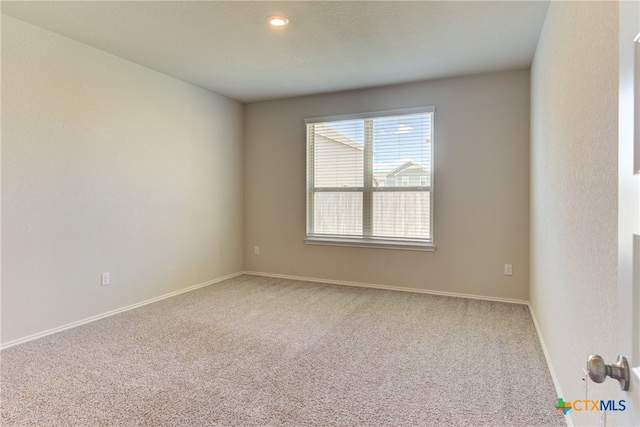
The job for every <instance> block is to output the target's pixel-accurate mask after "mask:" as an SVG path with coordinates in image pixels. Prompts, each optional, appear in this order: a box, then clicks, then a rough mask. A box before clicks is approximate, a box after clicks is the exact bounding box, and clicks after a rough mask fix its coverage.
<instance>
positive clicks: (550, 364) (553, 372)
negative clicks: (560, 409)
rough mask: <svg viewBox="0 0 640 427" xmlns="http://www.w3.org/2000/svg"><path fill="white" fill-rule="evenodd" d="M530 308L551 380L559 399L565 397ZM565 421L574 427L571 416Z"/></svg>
mask: <svg viewBox="0 0 640 427" xmlns="http://www.w3.org/2000/svg"><path fill="white" fill-rule="evenodd" d="M527 305H528V306H529V313H531V318H532V319H533V324H534V325H535V327H536V333H537V334H538V339H539V340H540V345H541V346H542V352H543V353H544V358H545V360H546V361H547V367H548V368H549V372H550V373H551V380H552V381H553V385H554V387H555V389H556V394H557V395H558V397H563V396H564V394H562V389H561V388H560V381H559V380H558V377H557V376H556V371H555V370H554V369H553V364H552V363H551V356H550V355H549V351H548V350H547V346H546V344H545V343H544V338H542V331H541V330H540V325H538V320H537V319H536V314H535V312H534V311H533V309H532V308H531V304H527ZM564 419H565V421H566V422H567V426H569V427H573V420H571V415H570V414H567V415H565V416H564Z"/></svg>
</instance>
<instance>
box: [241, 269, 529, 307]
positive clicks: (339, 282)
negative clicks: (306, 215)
mask: <svg viewBox="0 0 640 427" xmlns="http://www.w3.org/2000/svg"><path fill="white" fill-rule="evenodd" d="M244 274H251V275H253V276H263V277H274V278H277V279H290V280H300V281H304V282H321V283H329V284H332V285H343V286H357V287H361V288H373V289H386V290H389V291H402V292H415V293H419V294H430V295H440V296H445V297H455V298H467V299H479V300H485V301H497V302H508V303H512V304H524V305H528V304H529V302H528V301H525V300H519V299H510V298H499V297H488V296H483V295H472V294H459V293H455V292H442V291H433V290H428V289H417V288H403V287H399V286H387V285H375V284H372V283H359V282H345V281H342V280H331V279H321V278H314V277H300V276H288V275H284V274H272V273H261V272H258V271H245V272H244Z"/></svg>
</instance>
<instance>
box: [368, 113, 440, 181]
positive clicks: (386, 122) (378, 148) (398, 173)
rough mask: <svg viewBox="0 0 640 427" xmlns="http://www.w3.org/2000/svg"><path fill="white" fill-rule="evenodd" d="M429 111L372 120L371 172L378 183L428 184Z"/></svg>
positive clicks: (429, 173) (429, 160) (429, 148)
mask: <svg viewBox="0 0 640 427" xmlns="http://www.w3.org/2000/svg"><path fill="white" fill-rule="evenodd" d="M431 118H432V115H431V114H414V115H407V116H395V117H380V118H376V119H375V120H374V121H373V173H374V178H375V180H374V183H377V186H379V187H402V186H404V187H407V186H409V187H418V186H421V185H423V186H425V185H426V186H428V185H431V183H430V180H431V122H432V120H431Z"/></svg>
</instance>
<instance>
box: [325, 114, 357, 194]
mask: <svg viewBox="0 0 640 427" xmlns="http://www.w3.org/2000/svg"><path fill="white" fill-rule="evenodd" d="M336 158H339V159H340V162H336V161H335V159H336ZM314 163H315V165H314V166H315V168H316V172H318V171H323V173H316V176H315V186H316V187H362V186H363V185H364V182H363V178H362V176H363V174H364V147H363V145H362V144H358V143H357V142H355V141H353V140H352V139H349V138H347V137H346V136H344V135H343V134H341V133H339V132H336V131H335V130H333V129H331V128H330V127H327V126H325V125H320V124H318V125H315V139H314Z"/></svg>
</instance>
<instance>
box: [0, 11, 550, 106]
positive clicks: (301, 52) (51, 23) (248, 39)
mask: <svg viewBox="0 0 640 427" xmlns="http://www.w3.org/2000/svg"><path fill="white" fill-rule="evenodd" d="M547 7H548V1H468V2H466V1H410V2H405V1H284V2H282V1H201V2H190V1H69V2H67V1H45V2H39V1H38V2H30V1H29V2H27V1H22V2H20V1H15V2H12V1H2V2H1V8H2V9H1V10H2V13H3V14H6V15H10V16H12V17H14V18H17V19H20V20H23V21H26V22H29V23H32V24H34V25H37V26H39V27H42V28H45V29H48V30H50V31H53V32H55V33H58V34H61V35H63V36H66V37H69V38H71V39H74V40H77V41H79V42H82V43H84V44H87V45H89V46H93V47H96V48H98V49H101V50H103V51H106V52H109V53H112V54H114V55H117V56H119V57H122V58H125V59H127V60H129V61H132V62H135V63H137V64H140V65H143V66H145V67H148V68H151V69H154V70H156V71H159V72H162V73H164V74H167V75H169V76H173V77H176V78H178V79H180V80H183V81H186V82H189V83H192V84H194V85H197V86H200V87H203V88H206V89H209V90H211V91H213V92H216V93H218V94H221V95H224V96H227V97H230V98H233V99H236V100H238V101H241V102H254V101H261V100H269V99H276V98H285V97H291V96H300V95H309V94H316V93H324V92H335V91H341V90H349V89H358V88H367V87H374V86H382V85H389V84H395V83H405V82H412V81H419V80H426V79H435V78H442V77H452V76H461V75H468V74H475V73H482V72H491V71H501V70H513V69H523V68H528V67H529V66H530V65H531V61H532V59H533V55H534V53H535V49H536V45H537V43H538V38H539V36H540V31H541V29H542V25H543V23H544V19H545V15H546V11H547ZM272 14H282V15H285V16H286V17H287V18H289V20H290V23H289V25H288V26H286V27H284V28H271V27H270V26H269V25H268V24H267V22H266V20H265V18H266V17H267V16H268V15H272Z"/></svg>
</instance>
